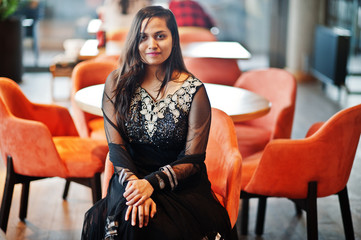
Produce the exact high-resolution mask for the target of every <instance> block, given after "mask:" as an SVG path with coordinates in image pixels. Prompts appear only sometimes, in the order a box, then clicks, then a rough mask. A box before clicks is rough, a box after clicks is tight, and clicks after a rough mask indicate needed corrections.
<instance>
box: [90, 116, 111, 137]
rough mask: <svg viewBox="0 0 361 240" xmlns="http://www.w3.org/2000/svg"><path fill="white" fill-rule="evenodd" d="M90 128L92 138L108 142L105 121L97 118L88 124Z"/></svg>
mask: <svg viewBox="0 0 361 240" xmlns="http://www.w3.org/2000/svg"><path fill="white" fill-rule="evenodd" d="M88 128H89V130H90V138H92V139H97V140H104V141H106V140H107V139H106V136H105V131H104V119H103V118H95V119H92V120H90V121H89V122H88Z"/></svg>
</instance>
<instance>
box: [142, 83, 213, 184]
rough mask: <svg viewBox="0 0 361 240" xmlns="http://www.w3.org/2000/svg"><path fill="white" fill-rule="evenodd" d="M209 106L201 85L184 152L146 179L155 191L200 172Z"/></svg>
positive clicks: (208, 124)
mask: <svg viewBox="0 0 361 240" xmlns="http://www.w3.org/2000/svg"><path fill="white" fill-rule="evenodd" d="M210 124H211V106H210V103H209V99H208V96H207V92H206V90H205V87H204V86H203V85H202V86H201V87H200V88H199V89H198V91H197V92H196V93H195V95H194V98H193V102H192V105H191V109H190V112H189V118H188V134H187V142H186V145H185V149H184V151H183V152H182V153H181V154H180V155H179V156H178V159H177V160H176V161H175V162H173V163H172V164H170V165H167V166H164V167H162V168H161V169H160V171H159V172H155V173H152V174H150V175H148V176H147V177H146V179H147V180H148V181H149V182H150V183H151V184H152V186H153V188H155V189H163V188H167V185H168V188H169V189H174V188H175V187H176V186H177V185H178V184H179V183H180V182H181V181H182V180H185V179H186V178H188V177H189V176H191V175H193V174H195V173H196V172H198V171H200V169H201V167H202V166H203V165H204V160H205V152H206V148H207V142H208V135H209V129H210Z"/></svg>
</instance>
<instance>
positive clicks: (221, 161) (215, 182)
mask: <svg viewBox="0 0 361 240" xmlns="http://www.w3.org/2000/svg"><path fill="white" fill-rule="evenodd" d="M205 163H206V166H207V173H208V177H209V179H210V181H211V184H212V190H213V191H214V193H215V194H216V196H217V198H218V200H219V201H220V202H221V204H222V205H223V206H224V207H225V208H226V209H227V211H228V214H229V217H230V220H231V224H232V227H233V234H235V235H236V234H237V232H236V229H235V227H234V226H235V224H236V221H237V217H238V209H239V201H240V199H239V197H240V191H241V167H242V157H241V155H240V154H239V151H238V147H237V139H236V135H235V132H234V125H233V121H232V119H231V118H230V117H229V116H228V115H227V114H225V113H224V112H222V111H221V110H218V109H215V108H213V109H212V122H211V129H210V133H209V139H208V146H207V155H206V161H205ZM113 173H114V169H113V164H112V162H110V161H109V159H107V161H106V163H105V170H104V181H103V197H105V196H106V193H107V189H108V185H109V180H110V178H111V176H112V175H113ZM234 237H235V236H234ZM235 239H237V238H235Z"/></svg>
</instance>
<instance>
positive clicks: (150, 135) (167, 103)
mask: <svg viewBox="0 0 361 240" xmlns="http://www.w3.org/2000/svg"><path fill="white" fill-rule="evenodd" d="M201 85H202V82H201V81H199V80H198V79H196V78H193V77H189V78H188V79H187V80H186V81H185V82H184V83H183V84H182V86H181V87H180V88H179V89H178V90H177V91H176V92H174V93H173V94H168V95H167V96H166V97H165V98H163V99H161V100H158V101H155V100H153V98H152V97H151V96H150V95H149V94H148V92H147V91H146V90H145V89H144V88H142V87H140V86H139V87H138V88H137V89H136V92H135V94H134V97H133V99H132V101H131V104H130V109H129V112H130V120H129V121H128V122H127V123H126V130H127V135H128V137H129V141H130V142H131V143H132V142H135V143H146V144H153V145H155V146H157V147H159V148H167V149H180V148H182V147H184V143H185V141H186V137H187V130H188V114H189V110H190V107H191V103H192V100H193V97H194V94H195V93H196V92H197V89H198V88H199V87H200V86H201Z"/></svg>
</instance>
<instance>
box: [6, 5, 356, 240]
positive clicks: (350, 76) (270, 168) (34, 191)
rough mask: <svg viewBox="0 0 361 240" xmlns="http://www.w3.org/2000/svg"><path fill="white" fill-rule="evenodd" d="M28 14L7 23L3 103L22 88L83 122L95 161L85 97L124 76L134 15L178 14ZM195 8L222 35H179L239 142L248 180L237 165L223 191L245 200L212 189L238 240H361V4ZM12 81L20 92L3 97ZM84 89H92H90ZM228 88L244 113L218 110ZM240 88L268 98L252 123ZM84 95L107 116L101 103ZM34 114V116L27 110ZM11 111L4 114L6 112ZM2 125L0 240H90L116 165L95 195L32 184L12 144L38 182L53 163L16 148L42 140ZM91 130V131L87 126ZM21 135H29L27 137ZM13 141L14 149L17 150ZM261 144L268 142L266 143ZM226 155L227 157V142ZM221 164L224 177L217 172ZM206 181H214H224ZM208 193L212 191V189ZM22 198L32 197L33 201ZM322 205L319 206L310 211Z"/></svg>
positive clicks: (76, 184)
mask: <svg viewBox="0 0 361 240" xmlns="http://www.w3.org/2000/svg"><path fill="white" fill-rule="evenodd" d="M1 2H7V1H4V0H3V1H1V0H0V5H1ZM8 2H11V1H8ZM18 2H19V5H18V6H17V10H16V11H15V13H14V14H13V19H16V20H17V21H18V22H17V23H15V25H16V24H17V25H16V26H14V25H13V26H11V27H10V28H8V27H7V26H4V25H5V24H4V23H5V20H3V19H1V18H0V33H1V34H0V35H1V36H0V53H1V54H0V56H1V59H2V60H0V99H3V98H6V96H10V98H11V96H12V98H13V99H16V100H18V99H22V97H14V96H15V95H12V94H15V92H14V93H10V90H9V89H11V86H12V88H14V89H15V88H16V87H14V86H15V85H16V86H18V87H19V88H16V89H15V90H16V91H18V90H20V91H21V92H22V93H23V94H24V95H25V96H26V98H27V99H28V101H30V102H32V103H34V104H41V105H43V104H45V105H52V106H60V107H61V108H62V109H67V110H68V112H69V114H70V115H69V116H70V117H71V118H69V119H68V117H66V119H65V118H61V117H59V116H57V117H58V118H59V119H61V121H64V122H67V121H70V122H71V121H74V124H75V127H76V130H75V131H77V133H76V134H75V135H78V134H79V136H80V138H81V140H82V141H83V142H82V144H83V145H84V148H87V149H86V150H83V151H82V152H81V154H86V153H85V152H86V151H88V149H89V151H90V150H91V146H90V145H91V144H88V143H87V142H86V141H87V140H89V139H97V140H99V139H101V138H102V137H103V135H104V128H103V126H101V127H99V123H102V122H101V121H102V120H101V119H102V117H101V111H100V114H98V113H97V112H94V111H93V109H94V106H90V109H89V106H85V107H84V106H83V105H87V103H83V102H82V100H81V99H80V94H81V90H82V89H84V88H87V87H91V86H92V85H99V84H102V83H104V82H105V78H106V76H107V75H108V73H109V72H111V71H112V70H113V69H115V68H116V67H117V64H118V61H119V56H120V53H121V51H122V47H123V45H124V41H125V39H126V34H127V30H128V28H129V26H130V23H131V20H132V19H133V17H134V15H135V13H136V12H137V11H138V10H139V9H140V8H142V7H143V6H147V5H151V4H152V5H161V6H164V7H168V6H169V1H165V0H125V1H124V0H104V1H103V0H77V1H72V0H62V1H56V0H20V1H18ZM196 2H198V3H199V4H200V5H201V7H202V8H203V9H204V11H205V12H206V13H208V15H209V16H210V17H211V18H212V19H213V22H214V26H213V27H211V28H203V27H194V26H192V27H190V26H187V27H181V26H179V33H180V41H181V46H182V51H183V56H184V60H185V64H186V67H187V69H188V70H190V72H192V73H193V74H194V75H195V76H196V77H198V78H199V79H200V80H202V81H203V82H204V83H206V84H207V83H208V84H209V87H207V86H206V89H207V91H210V92H209V93H208V95H209V97H210V101H211V106H216V108H218V107H217V106H218V104H219V106H220V107H219V108H220V109H221V110H223V111H224V112H226V113H227V114H228V115H229V116H230V119H232V120H233V121H231V124H230V125H231V127H230V128H231V133H232V134H234V135H235V136H234V137H235V139H237V141H233V142H231V141H229V142H230V143H229V144H233V143H234V144H236V149H237V153H235V154H233V155H232V158H234V155H237V156H239V159H238V160H237V161H239V163H238V164H239V165H242V168H239V169H232V168H233V167H232V166H233V165H232V164H235V163H234V162H233V163H231V161H232V159H227V162H228V164H229V166H228V168H229V170H228V171H233V172H232V173H233V175H235V173H236V172H237V173H238V174H236V175H237V176H233V178H232V180H229V179H228V180H227V181H229V182H227V183H222V184H223V185H221V187H219V189H222V188H224V189H228V188H232V189H233V190H232V191H234V189H235V190H236V192H237V194H235V193H234V192H233V195H232V194H230V193H228V190H227V191H226V190H214V189H213V186H212V189H213V190H214V191H215V192H216V195H217V194H218V192H217V191H220V193H219V196H218V195H217V197H219V198H222V200H220V201H221V203H223V204H224V206H225V207H226V209H227V211H228V213H229V215H230V218H231V223H232V227H234V230H235V232H236V234H233V239H242V240H251V239H264V240H268V239H290V240H301V239H320V240H326V239H361V228H360V226H361V188H360V182H361V146H360V144H359V137H360V134H361V131H360V126H361V124H360V121H361V107H358V106H360V105H361V0H319V1H314V0H302V1H301V0H227V1H218V0H202V1H201V0H197V1H196ZM1 8H2V6H0V14H2V13H3V10H2V9H1ZM0 17H1V15H0ZM15 28H19V29H20V32H17V33H15V35H16V34H18V38H17V39H15V40H14V39H12V40H8V39H6V38H7V36H8V35H10V34H12V33H13V32H16V31H13V29H15ZM9 29H10V30H9ZM4 46H5V47H4ZM87 74H88V75H87ZM104 76H105V77H104ZM3 77H6V78H9V79H11V80H12V81H10V82H14V83H16V84H15V85H12V84H9V86H5V85H3V84H2V83H1V81H4V80H3V79H2V78H3ZM82 78H89V79H91V80H89V79H87V80H88V82H84V81H83V82H81V81H82ZM97 78H98V79H97ZM267 79H268V80H269V81H268V82H267ZM220 85H222V86H220ZM214 86H215V87H216V88H212V87H214ZM217 87H218V88H217ZM224 87H225V89H227V88H232V89H233V90H234V91H233V92H228V93H226V94H227V95H228V97H230V96H232V97H233V95H237V94H239V95H238V96H235V98H233V100H229V99H228V100H227V99H223V101H222V99H221V100H219V99H220V97H219V94H220V92H221V89H222V88H224ZM1 88H3V89H1ZM239 88H240V89H242V90H246V91H247V92H248V93H250V94H255V95H256V96H257V97H260V99H261V100H257V101H265V102H266V103H265V104H266V105H265V106H262V109H257V110H254V109H253V110H252V112H245V113H244V112H242V113H235V114H234V113H233V112H232V111H233V109H232V108H235V105H237V106H238V103H237V102H236V101H237V99H240V101H243V99H247V100H245V101H248V102H250V103H249V106H246V107H245V108H247V107H248V108H253V105H251V104H252V103H251V101H250V99H251V98H252V97H253V96H251V95H245V96H243V95H242V94H244V93H242V92H240V91H239V92H237V91H236V90H237V89H239ZM87 89H88V88H87ZM212 89H213V90H212ZM3 90H4V91H3ZM15 90H14V91H15ZM211 90H212V91H211ZM11 91H13V90H11ZM83 93H85V94H83V95H85V97H88V98H89V97H90V98H92V99H93V100H94V99H95V100H98V103H99V104H100V99H98V98H97V97H96V94H93V93H92V92H83ZM16 94H18V93H16ZM217 94H218V96H217ZM232 94H233V95H232ZM227 95H225V96H227ZM241 95H242V97H241ZM16 96H18V95H16ZM19 96H20V95H19ZM224 98H226V97H224ZM213 99H216V100H214V102H213ZM217 99H218V101H217ZM235 99H236V100H235ZM3 101H4V102H6V100H3ZM88 101H91V100H88ZM0 102H2V101H0ZM25 102H26V101H25ZM19 103H20V102H16V101H14V103H12V105H11V104H10V105H11V107H9V109H10V108H13V109H19V110H14V111H23V112H24V114H25V112H27V111H30V110H29V109H31V108H32V107H28V106H26V107H23V108H22V107H19ZM98 103H96V104H95V105H97V104H98ZM82 104H83V105H82ZM247 104H248V103H247ZM26 105H29V106H30V104H29V103H28V102H26ZM224 105H226V106H224ZM239 105H242V104H239ZM24 106H25V105H24ZM243 106H244V103H243ZM0 107H1V108H4V104H0ZM24 109H25V110H24ZM350 109H352V110H353V111H350ZM96 111H99V107H98V106H96ZM3 112H6V111H3V110H2V109H0V117H1V122H0V125H2V126H1V127H0V138H1V140H0V141H1V143H0V150H1V157H0V158H2V159H1V161H0V199H2V202H1V205H0V207H1V214H0V239H1V240H3V239H9V240H10V239H11V240H12V239H18V240H23V239H24V240H25V239H29V240H30V239H34V240H35V239H36V240H38V239H39V240H40V239H64V240H68V239H80V235H81V230H82V224H83V220H84V214H85V212H86V211H87V210H88V209H89V208H90V207H91V206H92V205H93V203H94V202H95V199H99V197H100V195H99V194H101V193H100V192H97V190H94V188H97V187H98V188H99V187H100V189H101V192H102V194H103V195H102V196H104V194H106V186H107V184H105V183H104V182H105V181H107V180H104V179H108V178H107V171H106V170H107V167H109V166H107V165H106V163H105V155H104V154H103V155H104V157H101V158H102V159H103V162H102V164H101V166H99V168H100V169H101V171H100V172H99V171H98V170H96V169H95V167H94V170H93V171H95V176H98V179H100V181H101V183H99V184H101V186H100V185H99V186H96V185H97V182H96V183H95V186H94V185H93V183H92V182H91V181H93V180H89V182H90V184H89V183H88V182H86V183H85V184H84V181H79V179H78V178H74V177H73V176H72V177H73V178H72V177H70V178H69V177H59V176H63V175H61V174H55V176H54V177H49V178H44V179H40V180H36V181H32V180H35V179H37V177H39V176H37V175H36V174H35V175H34V173H30V174H28V175H27V173H26V172H27V171H28V170H24V173H20V174H18V173H17V171H19V169H21V168H22V167H21V166H22V165H21V164H22V163H21V162H20V165H19V166H20V167H18V166H16V162H15V161H16V160H15V159H13V162H14V163H13V164H11V166H12V168H11V169H10V167H9V161H11V159H10V160H9V158H8V159H4V158H5V157H6V156H7V155H6V154H8V153H4V152H3V151H4V150H3V149H7V146H8V145H9V146H10V147H9V148H8V149H14V151H15V152H16V151H18V152H20V153H14V156H22V157H24V158H26V160H25V159H24V160H25V161H24V163H23V164H24V166H25V165H26V166H27V165H29V166H30V167H29V166H28V167H29V169H30V170H29V171H32V169H34V166H32V163H31V161H33V159H34V158H33V157H34V156H41V155H46V153H44V152H41V151H40V150H39V149H36V148H34V147H32V146H31V144H30V145H29V146H28V145H24V144H23V143H22V144H20V146H18V145H19V143H17V141H23V140H24V139H23V138H28V136H29V139H34V140H33V141H36V140H38V139H37V136H38V135H39V136H40V133H39V134H38V133H36V134H32V133H31V132H29V131H27V134H28V135H26V134H25V133H24V136H26V137H24V136H22V133H20V132H19V131H20V130H19V129H16V128H15V127H14V126H15V125H11V124H15V123H16V121H17V120H14V121H15V122H14V123H11V122H10V125H9V126H8V125H6V124H9V123H8V122H6V121H8V120H6V119H7V118H9V117H6V116H5V117H4V113H3ZM355 112H357V113H355ZM12 114H13V115H15V116H16V117H15V118H17V117H19V116H17V113H12ZM12 114H10V116H11V115H12ZM21 114H22V113H20V117H19V118H21ZM49 114H50V113H49ZM5 115H6V113H5ZM42 115H43V116H42V117H43V118H48V120H45V121H48V122H49V121H52V120H49V118H50V117H49V116H50V115H48V114H47V113H42ZM67 116H68V115H67ZM345 118H350V119H346V120H345ZM351 118H352V119H351ZM59 119H58V120H57V121H59ZM39 121H40V120H39ZM91 121H93V125H92V126H91V127H89V126H88V124H89V122H91ZM5 122H6V124H5ZM321 122H325V124H323V125H322V124H320V123H321ZM49 124H50V125H51V126H52V127H53V129H50V131H51V132H53V131H60V132H61V131H62V130H58V129H57V128H59V127H58V126H60V123H59V122H52V123H49ZM61 124H64V123H61ZM74 124H73V123H72V126H73V127H74ZM96 124H98V125H96ZM96 127H98V128H100V129H95V128H96ZM49 128H51V127H49ZM60 128H61V127H60ZM92 128H93V129H92ZM256 128H257V129H256ZM22 129H23V130H24V131H25V129H26V127H22ZM89 129H90V130H89ZM94 129H95V130H94ZM255 129H256V130H255ZM93 130H94V131H93ZM64 131H67V132H69V131H70V130H69V129H68V130H64ZM91 131H93V132H91ZM97 131H103V132H101V133H100V132H97ZM12 134H13V135H14V137H13V138H12V137H9V136H11V135H12ZM242 134H243V135H242ZM64 135H65V134H64ZM232 136H233V135H232ZM262 137H263V138H265V140H263V142H261V143H260V142H259V141H260V138H262ZM15 139H18V140H15ZM232 139H233V138H232ZM29 141H30V142H31V140H29ZM29 141H28V142H29ZM54 141H55V140H54ZM99 141H100V140H99ZM3 142H6V143H3ZM222 144H224V145H227V144H228V140H227V141H226V143H224V142H222V143H220V145H222ZM237 144H238V145H237ZM307 144H309V145H307ZM15 145H16V146H17V147H15V148H12V147H11V146H15ZM86 145H87V146H86ZM211 145H212V146H213V142H212V144H211ZM19 148H21V149H20V150H19ZM5 151H8V150H5ZM9 151H10V150H9ZM31 151H35V152H34V153H31ZM19 154H20V155H19ZM47 154H50V153H47ZM100 155H101V154H100ZM100 155H99V156H100ZM103 155H102V156H103ZM230 155H231V154H229V153H228V155H226V156H230ZM268 155H270V156H268ZM45 157H48V155H46V156H45ZM42 158H44V156H42ZM230 158H231V157H230ZM268 160H273V162H272V164H271V163H270V164H269V165H267V161H268ZM283 160H285V161H283ZM347 160H348V161H347ZM207 161H209V162H210V160H207V159H206V162H207ZM234 161H236V160H234ZM276 161H278V162H276ZM332 161H334V162H335V163H333V162H332ZM25 162H27V163H26V164H25ZM345 162H346V163H345ZM218 163H219V164H220V165H227V164H225V163H220V160H218ZM261 163H263V165H264V166H262V165H261ZM36 164H39V163H36ZM82 164H84V163H82ZM104 164H105V171H104V172H103V170H104ZM13 165H14V166H13ZM206 165H207V163H206ZM209 165H210V163H209ZM345 165H346V166H345ZM54 166H56V165H54ZM208 167H209V169H211V170H210V171H212V170H213V169H215V170H214V171H217V168H218V170H219V166H217V165H215V166H208V165H207V168H208ZM262 167H263V168H262ZM35 168H37V167H36V166H35ZM55 168H56V167H55ZM226 168H227V167H226ZM9 169H10V170H9ZM86 169H88V167H86ZM108 170H109V169H108ZM20 171H22V170H20ZM97 171H98V172H99V173H98V172H97ZM11 173H13V174H14V175H15V180H14V179H13V180H11V181H13V183H12V184H13V190H11V191H13V193H12V192H11V191H9V189H8V188H7V185H6V184H7V181H8V178H10V177H9V176H10V175H11ZM323 173H325V174H324V176H323ZM97 174H98V175H97ZM208 174H209V176H210V178H212V176H213V175H216V174H214V173H211V172H208ZM212 174H213V175H212ZM224 174H230V173H224ZM23 175H24V176H25V177H24V176H23ZM218 175H222V174H218ZM19 176H20V177H19ZM222 176H223V175H222ZM274 176H277V177H274ZM16 177H18V178H16ZM108 177H109V176H108ZM223 177H224V178H226V176H223ZM34 178H35V179H34ZM64 178H65V179H67V180H70V181H66V180H65V179H64ZM229 178H230V177H229ZM262 178H263V179H262ZM24 179H25V180H24ZM94 179H95V177H94ZM300 179H301V180H300ZM305 179H306V180H305ZM310 179H311V180H312V181H311V180H310ZM321 179H322V180H321ZM335 179H336V180H335ZM218 180H219V179H217V181H218ZM241 180H242V181H241ZM11 181H10V182H11ZM22 181H25V183H24V182H22ZM95 181H97V180H95ZM210 181H211V182H212V185H213V180H212V179H210ZM257 181H258V182H259V183H258V182H257ZM302 181H306V182H305V183H304V182H302ZM307 181H308V182H307ZM318 181H319V184H317V182H318ZM323 181H324V182H323ZM30 182H31V184H30V185H31V187H30V188H29V183H30ZM70 182H71V184H70V185H67V184H68V183H70ZM223 182H226V181H223ZM340 182H342V183H340ZM14 183H15V184H14ZM17 183H22V184H17ZM286 183H287V184H286ZM303 183H304V184H303ZM314 183H315V184H314ZM217 184H218V182H215V185H217ZM227 184H228V185H227ZM257 184H258V185H260V186H258V185H257ZM307 184H308V185H307ZM312 184H314V185H312ZM340 184H341V185H340ZM346 184H347V188H346ZM26 185H27V186H28V188H27V190H26ZM84 185H85V186H84ZM299 185H300V186H301V185H302V186H301V187H300V186H299ZM315 186H316V190H315V189H313V187H315ZM64 187H65V188H66V187H68V189H67V190H64ZM217 187H218V185H217ZM267 187H268V189H267ZM278 187H279V188H280V190H279V189H277V188H278ZM317 187H319V188H318V191H317ZM281 188H282V189H281ZM283 188H285V189H286V190H285V189H283ZM323 188H325V189H323ZM24 189H25V190H24ZM29 189H30V190H29ZM334 189H336V190H334ZM345 189H347V190H345ZM26 191H27V193H26ZM312 191H313V192H312ZM332 191H333V192H332ZM24 192H25V193H24ZM224 192H226V193H224ZM312 193H314V194H313V195H312ZM347 193H348V194H347ZM63 194H65V195H63ZM222 194H223V195H222ZM23 195H28V199H27V197H25V198H24V197H23ZM231 195H232V196H231ZM345 195H346V197H345ZM234 196H236V199H234V198H232V197H234ZM310 196H311V197H310ZM312 196H313V197H314V201H312V200H309V199H310V198H312ZM315 196H316V197H315ZM4 199H6V201H7V202H6V201H5V200H4ZM266 200H267V202H266ZM234 203H236V204H234ZM232 204H233V205H232ZM297 204H299V205H297ZM4 205H6V206H5V207H4ZM226 205H227V206H226ZM295 206H296V208H295ZM347 206H349V207H347ZM262 207H263V211H262ZM262 212H263V213H262ZM312 213H313V214H314V213H316V215H312ZM5 215H7V216H5Z"/></svg>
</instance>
